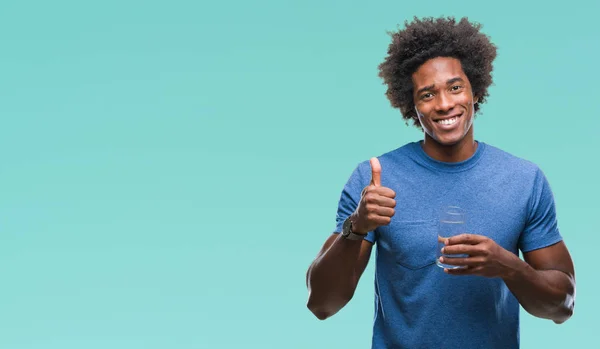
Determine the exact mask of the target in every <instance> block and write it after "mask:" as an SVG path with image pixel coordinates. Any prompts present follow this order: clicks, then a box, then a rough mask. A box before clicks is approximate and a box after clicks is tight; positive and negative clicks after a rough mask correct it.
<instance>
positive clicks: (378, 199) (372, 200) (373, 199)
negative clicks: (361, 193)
mask: <svg viewBox="0 0 600 349" xmlns="http://www.w3.org/2000/svg"><path fill="white" fill-rule="evenodd" d="M365 200H366V201H367V204H373V205H377V206H383V207H396V200H394V199H390V198H388V197H385V196H381V195H377V194H374V193H373V194H371V193H370V194H367V195H366V196H365Z"/></svg>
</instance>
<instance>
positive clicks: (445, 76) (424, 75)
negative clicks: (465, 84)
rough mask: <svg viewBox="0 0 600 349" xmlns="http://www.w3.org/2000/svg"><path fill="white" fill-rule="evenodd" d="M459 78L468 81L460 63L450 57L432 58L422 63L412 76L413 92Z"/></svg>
mask: <svg viewBox="0 0 600 349" xmlns="http://www.w3.org/2000/svg"><path fill="white" fill-rule="evenodd" d="M455 77H460V78H462V79H464V80H465V81H468V79H467V76H466V75H465V72H464V71H463V69H462V65H461V64H460V61H459V60H458V59H456V58H451V57H437V58H432V59H430V60H428V61H426V62H425V63H423V64H422V65H421V66H420V67H419V68H418V69H417V71H415V72H414V73H413V75H412V80H413V85H414V87H415V90H417V89H419V88H420V87H423V86H429V85H436V86H439V85H446V81H448V80H449V79H452V78H455Z"/></svg>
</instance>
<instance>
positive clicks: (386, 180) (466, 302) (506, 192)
mask: <svg viewBox="0 0 600 349" xmlns="http://www.w3.org/2000/svg"><path fill="white" fill-rule="evenodd" d="M378 159H379V162H380V163H381V168H382V171H381V185H382V186H385V187H388V188H391V189H393V190H394V191H395V192H396V208H395V215H394V216H393V218H392V221H391V223H390V224H389V225H387V226H382V227H379V228H377V229H375V231H372V232H369V234H368V236H367V238H366V239H367V240H369V241H371V242H373V243H375V244H376V266H375V269H376V272H375V318H374V324H373V342H372V347H373V348H377V349H379V348H410V349H414V348H477V349H479V348H502V349H507V348H518V347H519V303H518V301H517V300H516V298H515V297H514V296H513V295H512V293H511V292H510V291H509V290H508V288H507V287H506V285H505V284H504V282H503V281H502V279H500V278H493V279H491V278H485V277H480V276H456V275H447V274H445V273H444V272H443V270H442V269H441V268H440V267H438V266H437V265H436V264H435V260H436V248H438V244H437V234H438V232H437V226H438V221H439V210H440V209H441V207H443V206H450V205H452V206H459V207H461V208H463V209H464V210H465V211H466V217H467V219H466V230H467V231H468V232H469V233H472V234H478V235H484V236H487V237H490V238H491V239H493V240H494V241H495V242H496V243H497V244H499V245H500V246H502V247H503V248H505V249H506V250H508V251H511V252H513V253H514V254H516V255H518V253H519V250H521V251H522V252H529V251H532V250H536V249H540V248H543V247H547V246H550V245H553V244H555V243H557V242H559V241H561V240H562V237H561V235H560V233H559V231H558V227H557V220H556V210H555V205H554V198H553V195H552V191H551V189H550V186H549V184H548V182H547V180H546V177H545V176H544V174H543V172H542V171H541V170H540V169H539V168H538V166H536V165H535V164H533V163H531V162H529V161H527V160H523V159H520V158H517V157H515V156H513V155H511V154H508V153H506V152H504V151H502V150H500V149H498V148H496V147H493V146H491V145H487V144H485V143H483V142H478V147H477V150H476V151H475V154H473V156H471V158H469V159H467V160H465V161H462V162H458V163H445V162H440V161H437V160H435V159H433V158H431V157H429V156H428V155H427V154H426V153H425V152H424V151H423V149H422V147H421V143H420V142H413V143H408V144H406V145H404V146H403V147H400V148H398V149H396V150H393V151H391V152H389V153H386V154H383V155H381V156H380V157H378ZM370 180H371V167H370V164H369V161H364V162H362V163H360V164H359V165H358V166H357V168H356V169H355V170H354V172H353V173H352V175H351V176H350V179H349V180H348V182H347V183H346V185H345V186H344V189H343V191H342V194H341V198H340V201H339V205H338V212H337V224H336V228H335V232H340V231H341V229H342V223H343V221H344V220H345V219H346V218H347V217H348V216H349V215H350V214H351V213H352V212H354V210H355V209H356V207H357V205H358V203H359V201H360V197H361V191H362V190H363V188H364V187H365V186H367V185H368V184H369V182H370Z"/></svg>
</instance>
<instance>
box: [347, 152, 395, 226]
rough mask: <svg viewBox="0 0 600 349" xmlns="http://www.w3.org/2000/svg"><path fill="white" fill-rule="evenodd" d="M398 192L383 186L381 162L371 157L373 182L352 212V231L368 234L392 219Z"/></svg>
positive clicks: (364, 191)
mask: <svg viewBox="0 0 600 349" xmlns="http://www.w3.org/2000/svg"><path fill="white" fill-rule="evenodd" d="M395 197H396V193H395V192H394V191H393V190H392V189H390V188H386V187H382V186H381V164H380V163H379V160H378V159H377V158H371V183H370V184H369V185H368V186H366V187H365V188H364V189H363V191H362V194H361V198H360V203H359V204H358V207H357V208H356V211H354V213H352V216H351V217H350V220H351V221H352V231H353V232H355V233H358V234H366V233H368V232H370V231H373V230H375V228H377V227H380V226H382V225H388V224H390V222H391V221H392V217H393V216H394V213H395V210H394V207H396V200H394V198H395Z"/></svg>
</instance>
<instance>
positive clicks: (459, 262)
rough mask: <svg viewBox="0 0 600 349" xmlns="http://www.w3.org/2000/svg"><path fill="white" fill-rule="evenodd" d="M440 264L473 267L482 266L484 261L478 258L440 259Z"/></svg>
mask: <svg viewBox="0 0 600 349" xmlns="http://www.w3.org/2000/svg"><path fill="white" fill-rule="evenodd" d="M440 262H441V263H444V264H448V265H456V266H469V267H475V266H479V265H481V264H483V262H484V260H483V259H481V258H479V257H465V258H460V257H444V256H442V257H440Z"/></svg>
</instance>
